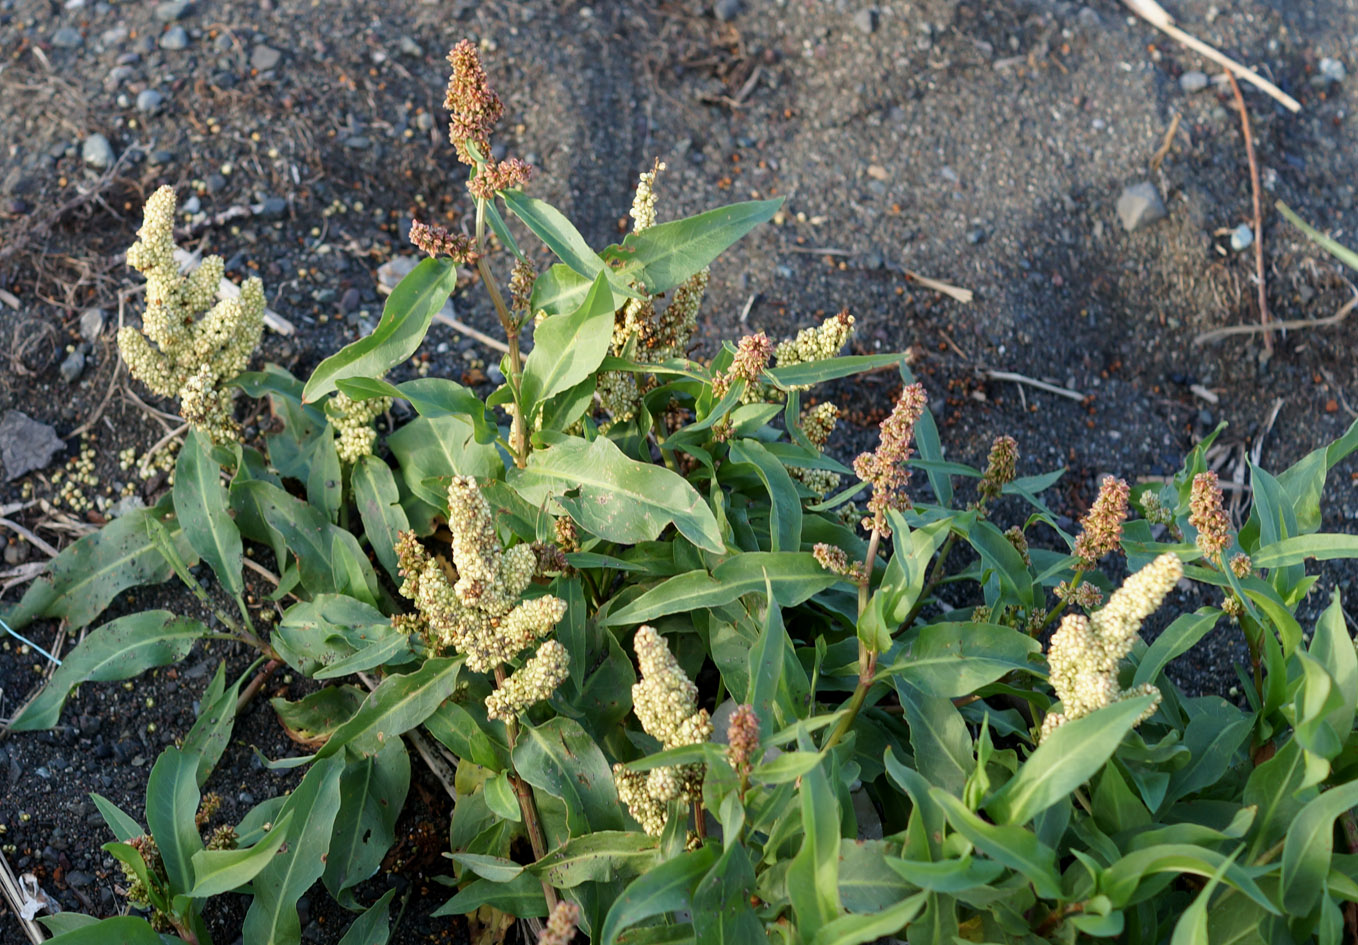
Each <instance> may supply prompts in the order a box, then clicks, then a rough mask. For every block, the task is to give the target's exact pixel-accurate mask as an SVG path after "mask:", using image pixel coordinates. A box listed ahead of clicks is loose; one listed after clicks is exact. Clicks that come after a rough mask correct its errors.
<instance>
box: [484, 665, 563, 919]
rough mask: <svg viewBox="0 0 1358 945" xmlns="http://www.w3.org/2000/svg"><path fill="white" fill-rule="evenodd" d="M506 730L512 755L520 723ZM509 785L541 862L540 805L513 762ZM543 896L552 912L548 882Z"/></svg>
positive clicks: (501, 676)
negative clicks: (512, 789) (516, 799)
mask: <svg viewBox="0 0 1358 945" xmlns="http://www.w3.org/2000/svg"><path fill="white" fill-rule="evenodd" d="M504 683H505V670H504V667H503V666H496V667H495V685H496V686H497V687H498V686H503V685H504ZM505 730H506V731H507V732H508V734H509V750H510V753H511V755H512V753H513V751H514V743H515V742H516V741H517V740H518V737H519V723H518V720H517V719H513V718H511V719H509V720H508V721H506V722H505ZM510 765H511V766H510V769H509V783H510V784H511V785H512V786H513V788H514V796H515V797H517V798H518V801H519V812H520V813H521V814H523V826H524V829H525V830H527V832H528V842H529V844H531V845H532V847H533V859H535V860H540V859H542V858H543V857H544V856H546V855H547V837H546V835H545V834H543V832H542V820H541V818H540V817H538V805H537V802H536V801H534V800H533V789H532V788H531V787H529V785H528V782H526V781H524V779H523V778H521V777H519V773H518V772H517V771H515V770H514V768H513V762H512V761H511V762H510ZM542 895H543V898H544V899H546V900H547V909H548V910H549V911H550V910H552V909H555V908H556V903H557V895H556V890H555V889H554V888H553V887H552V885H551V884H550V883H549V882H547V880H545V879H544V880H543V881H542Z"/></svg>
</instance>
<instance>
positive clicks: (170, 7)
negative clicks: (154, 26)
mask: <svg viewBox="0 0 1358 945" xmlns="http://www.w3.org/2000/svg"><path fill="white" fill-rule="evenodd" d="M192 11H193V4H191V3H188V2H186V0H165V2H164V3H157V4H156V12H155V17H156V19H157V20H159V21H160V22H162V23H173V22H174V21H175V20H182V19H183V18H184V17H186V16H188V14H189V13H191V12H192Z"/></svg>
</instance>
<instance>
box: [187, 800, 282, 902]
mask: <svg viewBox="0 0 1358 945" xmlns="http://www.w3.org/2000/svg"><path fill="white" fill-rule="evenodd" d="M292 817H293V815H292V813H291V812H288V813H286V814H284V815H283V817H282V819H281V820H279V821H278V823H276V824H274V826H273V829H272V830H270V831H269V832H268V833H267V834H265V835H264V838H263V839H262V840H260V841H259V842H258V843H256V844H255V845H254V846H252V847H247V848H245V849H243V850H199V851H198V852H197V853H195V854H194V855H193V879H194V883H193V888H192V889H191V890H189V893H188V894H189V896H191V897H192V898H194V899H206V898H208V897H209V896H219V895H221V894H222V893H227V892H231V891H232V890H233V889H239V888H240V887H241V886H244V885H245V884H246V883H248V882H250V880H252V879H254V878H255V877H256V876H258V875H259V872H260V870H262V869H264V867H266V866H268V865H269V862H270V861H271V860H272V859H273V858H274V857H275V856H276V855H277V854H278V851H279V849H280V848H282V846H283V841H284V840H286V839H287V829H288V826H289V824H291V823H292Z"/></svg>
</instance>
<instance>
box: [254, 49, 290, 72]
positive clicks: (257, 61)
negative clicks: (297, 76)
mask: <svg viewBox="0 0 1358 945" xmlns="http://www.w3.org/2000/svg"><path fill="white" fill-rule="evenodd" d="M282 59H283V54H282V53H281V52H279V51H278V50H277V49H274V48H273V47H272V46H265V45H264V44H263V43H260V44H259V45H258V46H256V47H255V48H254V49H252V50H250V68H251V69H255V70H257V71H259V72H268V71H269V70H270V69H275V68H277V67H278V63H279V62H281V61H282Z"/></svg>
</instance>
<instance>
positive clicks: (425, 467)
mask: <svg viewBox="0 0 1358 945" xmlns="http://www.w3.org/2000/svg"><path fill="white" fill-rule="evenodd" d="M387 446H389V447H391V454H392V456H394V457H396V461H397V463H399V464H400V467H401V477H402V478H403V479H404V480H405V484H406V488H408V489H409V490H410V491H411V492H413V493H414V494H415V495H416V496H418V497H419V498H420V499H422V500H423V501H425V502H428V503H429V504H430V505H432V506H434V507H435V508H437V509H442V510H444V511H445V512H446V511H447V508H448V495H447V486H448V483H447V478H446V477H449V476H472V477H475V478H477V479H494V478H498V477H499V475H500V473H501V471H502V470H503V469H504V462H503V461H502V460H501V459H500V452H499V450H497V449H496V448H495V447H494V446H493V445H490V444H486V443H478V442H477V440H476V429H475V428H474V427H473V426H472V425H471V423H469V422H468V421H467V420H465V419H464V418H462V417H458V416H447V417H416V418H415V419H414V420H412V421H410V422H409V423H407V424H406V425H405V426H403V427H401V429H399V430H397V431H396V432H395V433H393V434H391V436H389V437H387ZM430 480H437V482H436V483H434V484H431V482H430Z"/></svg>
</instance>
